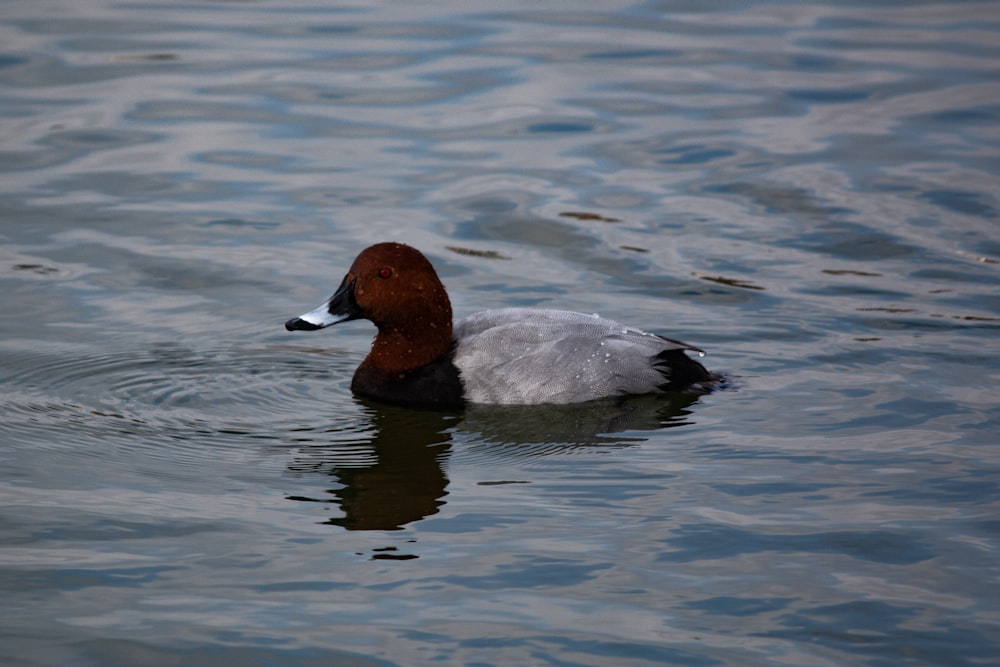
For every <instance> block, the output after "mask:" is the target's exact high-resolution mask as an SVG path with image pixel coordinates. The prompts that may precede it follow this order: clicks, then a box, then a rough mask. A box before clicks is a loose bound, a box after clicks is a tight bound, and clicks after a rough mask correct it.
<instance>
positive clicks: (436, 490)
mask: <svg viewBox="0 0 1000 667" xmlns="http://www.w3.org/2000/svg"><path fill="white" fill-rule="evenodd" d="M370 407H371V411H372V414H371V426H372V431H371V434H370V439H369V440H367V441H366V442H365V443H364V444H365V447H364V449H363V451H362V452H361V453H360V454H359V447H358V446H357V442H355V443H352V444H351V445H350V446H347V447H345V446H344V444H343V442H332V443H329V444H318V443H317V444H313V445H311V446H308V447H303V448H302V450H301V452H300V455H299V456H298V457H297V458H296V459H295V461H294V462H293V463H292V464H290V465H289V466H288V468H289V470H291V471H293V472H319V473H323V474H327V475H331V476H332V477H334V478H336V479H337V481H338V482H340V484H341V486H339V487H336V488H332V489H329V490H328V491H327V493H328V494H330V495H331V496H332V498H323V499H317V498H309V497H305V496H289V500H302V501H307V502H332V503H335V504H337V505H338V506H339V507H340V509H341V510H343V512H344V516H342V517H336V518H331V519H329V520H328V521H327V522H326V523H329V524H331V525H334V526H342V527H344V528H346V529H348V530H398V529H400V528H402V527H403V526H405V525H406V524H408V523H411V522H413V521H419V520H420V519H423V518H424V517H428V516H431V515H432V514H436V513H437V512H438V508H439V507H440V506H441V505H443V504H444V501H443V500H442V498H444V496H445V495H447V491H446V490H445V489H446V487H447V485H448V478H447V476H446V475H445V473H444V469H443V468H442V463H443V460H444V458H445V457H446V456H447V454H448V451H449V449H450V448H451V445H450V444H449V442H450V440H451V435H450V433H449V432H448V430H449V428H450V427H451V426H453V425H454V423H455V421H456V417H454V416H451V415H447V414H442V413H437V412H430V411H419V410H405V409H401V408H395V407H384V406H375V405H374V404H372V405H371V406H370Z"/></svg>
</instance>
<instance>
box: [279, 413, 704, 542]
mask: <svg viewBox="0 0 1000 667" xmlns="http://www.w3.org/2000/svg"><path fill="white" fill-rule="evenodd" d="M697 400H698V397H696V396H684V395H677V396H642V397H632V398H627V399H606V400H601V401H591V402H589V403H584V404H575V405H536V406H516V407H512V406H470V407H469V408H468V409H466V411H465V412H464V413H462V414H452V413H440V412H434V411H423V410H414V409H409V408H400V407H393V406H385V405H381V404H376V403H368V402H366V401H363V400H361V399H359V400H358V402H359V403H360V404H361V405H362V406H363V407H364V408H365V409H366V411H367V412H368V413H369V416H370V426H371V429H370V430H368V431H367V433H358V432H356V431H355V432H353V434H352V438H351V441H350V442H344V441H343V440H339V439H337V440H336V441H335V442H330V443H328V444H318V443H314V444H311V445H306V446H303V447H302V448H301V449H300V450H299V455H298V456H297V457H296V459H295V461H294V462H293V463H291V464H290V465H289V470H291V471H293V472H297V473H302V472H315V473H322V474H327V475H330V476H331V477H333V478H335V479H336V480H337V482H338V483H339V486H338V487H336V488H332V489H329V490H328V491H327V493H328V494H329V496H330V497H327V498H322V499H318V498H309V497H305V496H289V499H290V500H299V501H307V502H324V503H334V504H336V505H338V506H339V507H340V509H341V510H342V512H343V516H341V517H335V518H331V519H329V520H328V521H326V522H325V523H328V524H330V525H335V526H341V527H343V528H345V529H347V530H398V529H400V528H402V527H403V526H405V525H406V524H409V523H412V522H414V521H419V520H421V519H424V518H426V517H429V516H431V515H433V514H436V513H437V512H438V511H439V510H440V508H441V506H442V505H443V504H444V503H445V500H444V498H445V496H447V495H448V491H447V486H448V477H447V475H446V474H445V463H446V461H447V458H448V457H449V456H450V453H451V446H452V440H453V438H455V437H458V438H460V439H461V440H462V441H464V442H468V443H470V445H469V448H470V449H475V450H477V451H478V453H479V455H480V456H481V455H484V454H486V455H495V456H503V457H504V458H509V457H511V456H515V457H521V456H524V457H528V456H531V457H536V456H542V455H546V454H554V453H556V452H565V451H566V450H567V449H574V448H593V447H622V446H634V445H636V444H638V443H640V442H644V441H645V438H644V437H642V436H641V435H640V434H637V433H636V432H637V431H652V430H659V429H662V428H666V427H671V426H683V425H684V424H687V423H689V422H688V421H687V419H686V417H687V415H689V414H690V410H689V409H688V408H689V407H690V406H691V405H692V404H693V403H695V402H696V401H697ZM625 432H630V434H629V435H628V436H625V435H623V434H624V433H625ZM358 436H361V437H360V438H359V437H358Z"/></svg>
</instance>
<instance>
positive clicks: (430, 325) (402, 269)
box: [285, 243, 452, 373]
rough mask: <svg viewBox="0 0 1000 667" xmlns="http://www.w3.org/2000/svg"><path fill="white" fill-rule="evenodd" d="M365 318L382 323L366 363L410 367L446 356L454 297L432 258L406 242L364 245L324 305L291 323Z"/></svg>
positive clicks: (389, 368)
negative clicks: (405, 243)
mask: <svg viewBox="0 0 1000 667" xmlns="http://www.w3.org/2000/svg"><path fill="white" fill-rule="evenodd" d="M358 318H364V319H367V320H371V321H372V322H373V323H374V324H375V326H376V327H378V334H377V335H376V336H375V342H374V343H372V350H371V353H369V355H368V357H367V358H366V359H365V361H364V363H363V364H362V366H366V365H373V366H375V367H377V368H378V369H379V370H380V371H383V372H387V373H395V372H400V373H402V372H405V371H408V370H412V369H414V368H418V367H420V366H424V365H426V364H428V363H430V362H431V361H434V360H435V359H438V358H439V357H441V356H443V355H444V354H445V353H447V352H448V349H449V348H450V347H451V326H452V322H451V302H450V301H449V300H448V293H447V292H445V289H444V285H442V284H441V280H440V279H439V278H438V276H437V272H435V271H434V267H433V266H432V265H431V263H430V262H429V261H427V258H426V257H424V256H423V254H422V253H421V252H420V251H419V250H417V249H416V248H411V247H410V246H408V245H404V244H402V243H378V244H376V245H373V246H370V247H368V248H366V249H365V250H363V251H362V252H361V254H360V255H358V257H357V259H355V260H354V263H353V264H352V265H351V268H350V270H348V272H347V275H346V276H344V280H343V281H342V282H341V283H340V287H338V288H337V291H336V292H335V293H334V294H333V296H331V297H330V298H329V299H328V300H327V301H326V303H324V304H323V305H322V306H320V307H319V308H317V309H315V310H313V311H311V312H309V313H306V314H305V315H302V316H301V317H296V318H294V319H291V320H289V321H288V322H286V323H285V328H286V329H288V330H289V331H295V330H305V331H313V330H316V329H322V328H324V327H327V326H330V325H332V324H337V323H338V322H346V321H347V320H354V319H358Z"/></svg>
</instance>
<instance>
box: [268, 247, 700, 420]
mask: <svg viewBox="0 0 1000 667" xmlns="http://www.w3.org/2000/svg"><path fill="white" fill-rule="evenodd" d="M356 319H367V320H369V321H371V322H372V323H373V324H374V325H375V327H376V328H377V333H376V334H375V339H374V341H373V343H372V346H371V350H370V351H369V353H368V355H367V356H366V357H365V359H364V361H362V362H361V364H360V365H359V366H358V368H357V370H356V372H355V373H354V377H353V379H352V381H351V390H352V391H353V392H354V393H355V394H357V395H359V396H361V397H364V398H367V399H371V400H374V401H376V402H383V403H391V404H398V405H408V406H420V407H431V408H442V409H462V408H464V407H466V406H469V405H471V404H477V405H478V404H484V405H535V404H572V403H584V402H586V401H592V400H596V399H602V398H607V397H619V396H629V395H641V394H655V393H669V392H684V393H694V394H704V393H708V392H710V391H711V390H712V389H713V386H714V383H715V382H716V381H717V379H718V378H717V376H715V375H714V374H712V373H711V372H709V371H708V370H707V369H706V368H705V367H704V366H702V365H701V364H700V363H699V362H697V361H695V360H694V359H692V358H691V357H689V356H688V355H687V353H688V352H692V353H695V354H697V355H698V356H703V355H704V352H703V351H702V350H700V349H699V348H697V347H694V346H693V345H688V344H687V343H683V342H681V341H678V340H674V339H671V338H666V337H663V336H659V335H656V334H653V333H648V332H646V331H642V330H640V329H637V328H635V327H631V326H627V325H624V324H621V323H619V322H616V321H614V320H611V319H606V318H604V317H599V316H597V315H596V314H595V315H589V314H586V313H578V312H572V311H567V310H555V309H536V308H517V307H515V308H500V309H493V310H485V311H482V312H479V313H475V314H473V315H469V316H468V317H465V318H463V319H460V320H458V321H457V322H453V320H452V309H451V301H450V300H449V298H448V292H447V291H446V290H445V287H444V285H443V284H442V282H441V280H440V278H438V275H437V272H436V271H435V270H434V266H433V265H432V264H431V262H430V261H429V260H428V259H427V258H426V257H425V256H424V255H423V253H421V252H420V251H419V250H417V249H416V248H413V247H411V246H409V245H406V244H403V243H396V242H385V243H377V244H375V245H372V246H370V247H368V248H366V249H364V250H363V251H362V252H361V253H360V254H359V255H358V256H357V258H356V259H355V260H354V263H353V264H352V265H351V267H350V269H348V271H347V274H346V275H345V276H344V279H343V280H342V281H341V283H340V285H339V286H338V287H337V289H336V291H335V292H334V293H333V296H331V297H330V298H329V299H327V300H326V301H325V302H323V304H322V305H321V306H319V307H318V308H316V309H314V310H311V311H309V312H307V313H305V314H303V315H300V316H298V317H294V318H292V319H290V320H288V321H287V322H286V323H285V328H286V329H287V330H288V331H316V330H318V329H323V328H326V327H329V326H332V325H334V324H339V323H342V322H348V321H351V320H356Z"/></svg>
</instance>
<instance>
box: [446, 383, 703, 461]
mask: <svg viewBox="0 0 1000 667" xmlns="http://www.w3.org/2000/svg"><path fill="white" fill-rule="evenodd" d="M697 400H698V397H697V396H693V395H687V394H668V395H649V396H630V397H617V398H608V399H602V400H597V401H589V402H587V403H582V404H581V403H578V404H570V405H520V406H490V405H476V406H472V407H470V408H469V409H467V410H466V413H465V418H464V419H463V420H462V422H461V423H460V424H459V426H458V428H459V429H460V430H462V431H466V432H470V433H473V434H475V436H476V439H477V440H478V441H480V442H482V443H484V444H485V445H486V446H487V447H489V448H493V449H496V448H497V447H498V446H499V447H503V448H505V449H506V448H507V447H508V446H517V447H518V451H520V452H521V453H523V454H525V455H532V456H535V455H539V454H545V453H548V452H551V451H561V450H565V449H567V448H573V447H587V446H601V445H621V444H626V443H635V442H643V441H644V440H645V438H642V437H637V436H621V435H616V434H619V433H623V432H625V431H655V430H658V429H661V428H665V427H669V426H683V425H685V424H687V423H689V422H688V421H687V420H686V419H685V417H686V416H687V415H689V414H691V411H690V410H688V409H687V408H688V407H690V406H691V405H692V404H694V403H695V402H697ZM527 445H532V446H531V447H527Z"/></svg>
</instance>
